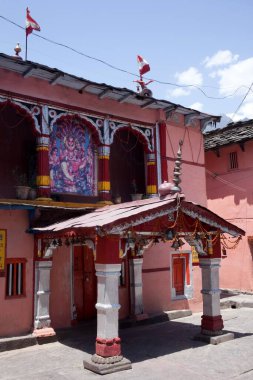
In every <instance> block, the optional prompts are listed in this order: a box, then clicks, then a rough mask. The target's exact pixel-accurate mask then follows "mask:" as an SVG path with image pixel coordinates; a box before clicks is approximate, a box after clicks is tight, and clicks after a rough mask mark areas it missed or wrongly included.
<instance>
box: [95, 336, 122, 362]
mask: <svg viewBox="0 0 253 380" xmlns="http://www.w3.org/2000/svg"><path fill="white" fill-rule="evenodd" d="M96 354H97V355H99V356H103V357H104V358H107V357H110V356H119V355H121V339H120V338H118V337H117V338H112V339H104V338H98V337H97V338H96Z"/></svg>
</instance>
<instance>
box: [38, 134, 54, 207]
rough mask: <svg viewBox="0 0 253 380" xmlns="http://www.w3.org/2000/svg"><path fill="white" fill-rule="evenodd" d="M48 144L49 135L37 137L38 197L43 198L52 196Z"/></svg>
mask: <svg viewBox="0 0 253 380" xmlns="http://www.w3.org/2000/svg"><path fill="white" fill-rule="evenodd" d="M48 144H49V137H48V136H40V137H38V138H37V147H36V152H37V177H36V184H37V198H39V199H42V200H43V199H49V198H50V196H51V187H50V171H49V156H48Z"/></svg>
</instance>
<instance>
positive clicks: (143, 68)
mask: <svg viewBox="0 0 253 380" xmlns="http://www.w3.org/2000/svg"><path fill="white" fill-rule="evenodd" d="M137 62H138V64H139V72H140V75H144V74H146V73H147V72H148V71H150V66H149V64H148V62H147V61H146V60H145V59H144V58H142V57H141V56H140V55H137Z"/></svg>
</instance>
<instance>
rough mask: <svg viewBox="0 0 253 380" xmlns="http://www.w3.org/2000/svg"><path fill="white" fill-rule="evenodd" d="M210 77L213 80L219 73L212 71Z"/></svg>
mask: <svg viewBox="0 0 253 380" xmlns="http://www.w3.org/2000/svg"><path fill="white" fill-rule="evenodd" d="M208 76H209V77H210V78H212V79H214V78H216V77H217V71H212V72H211V73H209V74H208Z"/></svg>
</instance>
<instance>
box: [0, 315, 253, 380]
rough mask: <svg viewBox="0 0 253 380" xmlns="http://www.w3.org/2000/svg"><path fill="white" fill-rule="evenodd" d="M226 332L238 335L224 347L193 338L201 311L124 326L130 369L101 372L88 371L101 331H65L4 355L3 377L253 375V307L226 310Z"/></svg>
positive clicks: (75, 379) (176, 379)
mask: <svg viewBox="0 0 253 380" xmlns="http://www.w3.org/2000/svg"><path fill="white" fill-rule="evenodd" d="M222 315H223V318H224V323H225V330H227V331H230V332H234V333H235V336H236V337H235V339H234V340H232V341H228V342H226V343H222V344H220V345H216V346H215V345H208V344H205V343H202V342H199V341H195V340H193V337H194V335H196V334H197V333H198V332H199V324H200V319H201V313H197V314H194V315H192V316H190V317H185V318H181V319H177V320H174V321H168V322H163V323H158V324H153V325H147V326H139V327H132V328H127V329H122V330H120V336H121V338H122V347H123V354H124V356H125V357H127V358H128V359H130V360H131V361H132V365H133V368H132V369H131V370H128V371H123V372H118V373H113V374H109V375H104V376H102V377H101V376H100V375H97V374H94V373H92V372H89V371H87V370H84V369H83V364H82V362H83V359H84V357H87V353H89V354H93V353H94V341H95V336H96V329H95V326H94V324H90V325H89V328H88V330H89V331H88V332H87V326H86V328H85V329H84V328H78V329H77V328H75V329H73V332H72V334H70V332H69V330H66V331H63V332H62V333H61V335H60V341H58V342H55V343H49V344H45V345H36V346H32V347H27V348H23V349H19V350H13V351H6V352H2V353H0V379H1V380H7V379H8V380H10V379H15V380H46V379H52V380H66V379H68V380H80V379H88V380H89V379H91V380H92V379H101V378H103V379H105V380H107V379H108V380H112V379H115V380H116V379H121V380H127V379H131V380H135V379H138V380H142V379H145V380H148V379H150V380H155V379H173V380H181V379H184V380H185V379H187V380H203V379H205V380H206V379H216V380H220V379H240V380H246V379H247V380H249V379H251V380H252V379H253V309H252V308H240V309H225V310H222Z"/></svg>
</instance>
